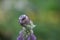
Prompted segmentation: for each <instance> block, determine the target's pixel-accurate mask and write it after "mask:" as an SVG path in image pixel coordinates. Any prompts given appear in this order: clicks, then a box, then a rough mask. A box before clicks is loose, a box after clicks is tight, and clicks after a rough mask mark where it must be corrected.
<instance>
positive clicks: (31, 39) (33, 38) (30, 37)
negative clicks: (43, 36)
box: [28, 34, 36, 40]
mask: <svg viewBox="0 0 60 40" xmlns="http://www.w3.org/2000/svg"><path fill="white" fill-rule="evenodd" d="M28 40H36V37H35V35H34V34H31V35H30V36H29V37H28Z"/></svg>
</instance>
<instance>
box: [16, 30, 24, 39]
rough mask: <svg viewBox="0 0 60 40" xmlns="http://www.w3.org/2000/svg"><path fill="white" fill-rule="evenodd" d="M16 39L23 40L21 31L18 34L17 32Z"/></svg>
mask: <svg viewBox="0 0 60 40" xmlns="http://www.w3.org/2000/svg"><path fill="white" fill-rule="evenodd" d="M17 40H24V38H23V33H22V31H21V32H20V34H19V36H18V38H17Z"/></svg>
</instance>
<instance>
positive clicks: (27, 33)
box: [17, 15, 36, 40]
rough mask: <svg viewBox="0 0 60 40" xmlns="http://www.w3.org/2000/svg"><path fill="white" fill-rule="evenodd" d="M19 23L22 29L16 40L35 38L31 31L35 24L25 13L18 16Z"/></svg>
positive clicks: (33, 39)
mask: <svg viewBox="0 0 60 40" xmlns="http://www.w3.org/2000/svg"><path fill="white" fill-rule="evenodd" d="M19 23H20V24H21V25H22V26H23V27H22V31H20V33H19V36H18V38H17V40H36V36H35V35H34V33H33V28H34V27H35V25H34V24H33V22H32V21H31V20H30V19H29V17H28V16H26V15H21V16H20V17H19Z"/></svg>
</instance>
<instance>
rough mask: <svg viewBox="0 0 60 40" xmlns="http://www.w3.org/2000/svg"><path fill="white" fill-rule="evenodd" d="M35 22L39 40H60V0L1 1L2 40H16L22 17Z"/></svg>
mask: <svg viewBox="0 0 60 40" xmlns="http://www.w3.org/2000/svg"><path fill="white" fill-rule="evenodd" d="M22 14H26V15H28V16H29V17H30V18H31V20H32V21H33V22H34V24H35V25H36V27H35V28H34V34H35V35H36V37H37V40H60V0H0V40H16V39H17V36H18V35H19V31H20V30H21V28H22V27H21V26H20V24H19V23H18V18H19V16H20V15H22Z"/></svg>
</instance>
